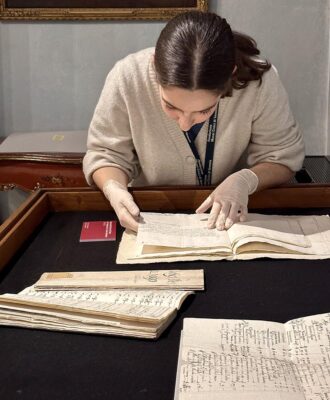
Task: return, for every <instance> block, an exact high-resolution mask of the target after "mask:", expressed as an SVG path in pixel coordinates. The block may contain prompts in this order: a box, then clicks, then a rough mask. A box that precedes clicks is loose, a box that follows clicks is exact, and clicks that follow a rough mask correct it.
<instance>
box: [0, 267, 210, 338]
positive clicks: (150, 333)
mask: <svg viewBox="0 0 330 400" xmlns="http://www.w3.org/2000/svg"><path fill="white" fill-rule="evenodd" d="M75 274H77V275H78V276H79V278H78V279H77V281H76V282H75V278H74V276H75ZM99 274H100V276H98V273H97V272H87V273H84V272H81V273H73V272H68V273H60V274H56V273H55V274H54V273H50V274H49V273H46V274H44V275H42V277H41V279H40V280H39V281H38V282H37V284H35V285H34V286H31V287H28V288H26V289H24V290H23V291H22V292H20V293H18V294H4V295H1V296H0V325H7V326H15V327H22V328H35V329H48V330H58V331H68V332H83V333H98V334H105V335H119V336H132V337H138V338H147V339H156V338H158V337H159V335H160V334H161V333H162V332H163V331H164V329H166V328H167V327H168V325H169V324H170V323H171V322H172V321H173V319H174V318H175V316H176V313H177V310H178V309H179V308H180V307H181V305H182V303H183V301H184V300H185V299H186V297H187V296H189V295H190V294H193V293H194V292H193V291H191V290H187V288H189V289H191V288H194V289H198V290H202V289H203V288H204V276H203V270H182V271H181V270H173V271H169V270H166V271H160V270H158V271H125V272H124V273H122V272H114V273H113V274H114V281H115V283H114V284H111V274H112V272H100V273H99ZM120 274H122V278H121V277H120V276H119V275H120ZM59 275H60V276H59ZM91 275H92V276H93V279H92V280H91V282H90V285H88V281H87V279H86V277H88V276H91ZM53 278H54V279H53ZM186 278H187V280H186ZM52 282H53V283H54V284H53V285H52ZM97 282H98V283H99V284H100V290H99V289H98V286H97ZM135 282H136V285H135ZM67 283H69V284H68V285H67ZM58 284H60V286H62V287H61V289H60V290H58V289H57V287H58V286H56V285H58ZM38 286H39V287H38ZM114 286H115V287H121V289H109V287H114ZM82 287H83V290H81V288H82ZM45 288H47V289H49V290H41V289H45ZM161 288H166V289H161Z"/></svg>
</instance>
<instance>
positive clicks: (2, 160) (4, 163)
mask: <svg viewBox="0 0 330 400" xmlns="http://www.w3.org/2000/svg"><path fill="white" fill-rule="evenodd" d="M86 142H87V131H61V132H60V131H58V132H26V133H13V134H11V135H9V136H8V137H6V138H2V140H1V139H0V190H10V189H14V188H19V189H23V190H25V191H31V190H36V189H39V188H45V187H47V188H53V187H56V188H64V187H85V186H87V183H86V180H85V177H84V174H83V172H82V160H83V157H84V154H85V152H86Z"/></svg>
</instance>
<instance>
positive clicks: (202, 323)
mask: <svg viewBox="0 0 330 400" xmlns="http://www.w3.org/2000/svg"><path fill="white" fill-rule="evenodd" d="M328 315H329V314H326V316H324V315H323V316H316V317H315V319H313V321H314V322H313V323H312V322H310V321H309V320H306V319H299V320H293V321H290V322H289V323H287V324H286V325H283V324H279V323H275V322H266V321H247V320H217V319H214V320H211V319H194V318H186V319H185V320H184V327H183V331H182V339H181V348H180V354H181V356H180V358H179V362H178V369H179V371H178V375H177V384H176V399H178V400H186V399H190V400H195V399H198V400H204V399H205V400H206V399H208V400H215V399H219V398H221V399H225V400H227V399H228V400H238V399H240V400H241V399H244V400H245V399H248V400H252V399H258V400H261V399H264V400H275V399H281V400H300V399H301V400H306V399H307V400H328V399H329V397H328V396H329V387H330V386H329V385H330V374H329V365H330V364H329V346H330V339H329V338H330V336H329V331H328V329H329V316H328ZM315 321H316V322H315ZM325 325H326V326H327V328H326V329H325V328H324V326H325ZM312 326H313V329H312V328H311V327H312ZM321 327H322V328H321ZM320 329H321V330H322V329H323V330H322V334H317V333H316V332H320ZM307 332H309V334H307ZM308 337H310V339H309V340H308V339H307V338H308ZM293 338H294V339H293ZM301 338H304V339H303V340H302V339H301ZM312 338H313V339H312ZM307 342H308V343H307ZM325 349H326V350H325ZM307 353H308V355H309V361H308V362H305V361H306V354H307ZM312 355H313V356H312ZM299 357H305V359H304V358H300V362H297V359H298V358H299ZM313 357H315V358H314V359H313ZM312 359H313V360H314V361H315V362H313V361H312Z"/></svg>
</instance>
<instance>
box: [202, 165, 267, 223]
mask: <svg viewBox="0 0 330 400" xmlns="http://www.w3.org/2000/svg"><path fill="white" fill-rule="evenodd" d="M258 184H259V179H258V177H257V175H256V174H255V173H254V172H252V171H251V170H250V169H242V170H240V171H238V172H235V173H234V174H232V175H229V176H228V178H226V179H225V180H224V181H223V182H222V183H220V185H219V186H217V187H216V188H215V190H214V191H213V192H212V193H211V194H210V196H209V197H208V198H207V199H206V200H205V201H204V202H203V203H202V204H201V205H200V206H199V207H198V208H197V210H196V212H197V213H203V212H205V211H207V210H208V209H209V208H210V207H211V206H212V209H211V212H210V216H209V219H208V222H207V227H208V228H210V229H211V228H214V227H216V228H217V229H219V230H223V229H228V228H230V227H231V226H232V225H233V224H234V223H235V222H237V221H245V220H246V217H247V213H248V211H247V205H248V201H249V195H250V194H252V193H253V192H255V191H256V189H257V187H258Z"/></svg>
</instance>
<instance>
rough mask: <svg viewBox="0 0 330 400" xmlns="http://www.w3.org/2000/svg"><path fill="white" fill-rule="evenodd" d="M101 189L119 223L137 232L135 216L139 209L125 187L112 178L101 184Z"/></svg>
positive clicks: (137, 214)
mask: <svg viewBox="0 0 330 400" xmlns="http://www.w3.org/2000/svg"><path fill="white" fill-rule="evenodd" d="M102 190H103V193H104V195H105V196H106V198H107V199H108V200H109V202H110V204H111V206H112V208H113V209H114V210H115V213H116V214H117V217H118V219H119V222H120V225H121V226H123V227H124V228H128V229H131V230H132V231H135V232H137V230H138V222H137V218H138V216H139V214H140V210H139V207H138V206H137V205H136V204H135V202H134V199H133V196H132V195H131V194H130V193H129V192H128V190H127V187H125V186H124V185H122V184H121V183H119V182H117V181H115V180H113V179H109V180H107V181H106V182H105V184H104V185H103V188H102Z"/></svg>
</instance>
